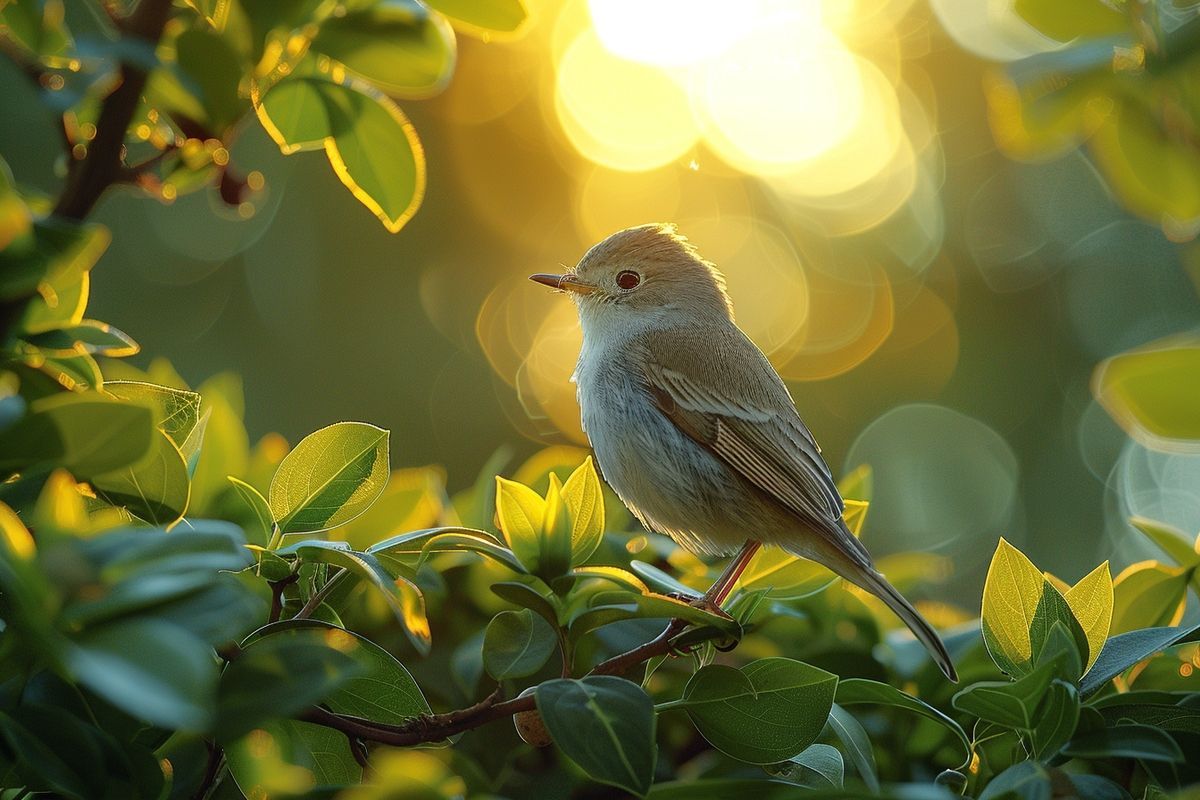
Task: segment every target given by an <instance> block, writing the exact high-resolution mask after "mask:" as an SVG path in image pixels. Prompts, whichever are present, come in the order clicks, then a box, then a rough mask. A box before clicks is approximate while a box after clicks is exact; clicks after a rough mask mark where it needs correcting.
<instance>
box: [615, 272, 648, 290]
mask: <svg viewBox="0 0 1200 800" xmlns="http://www.w3.org/2000/svg"><path fill="white" fill-rule="evenodd" d="M641 282H642V276H641V275H638V274H637V273H636V272H634V271H633V270H630V269H623V270H621V271H620V272H618V273H617V286H620V287H621V288H622V289H625V290H626V291H628V290H630V289H636V288H637V285H638V284H639V283H641Z"/></svg>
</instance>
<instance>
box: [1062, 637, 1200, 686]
mask: <svg viewBox="0 0 1200 800" xmlns="http://www.w3.org/2000/svg"><path fill="white" fill-rule="evenodd" d="M1197 631H1200V625H1193V626H1191V627H1187V626H1184V627H1179V628H1146V629H1143V630H1140V631H1130V632H1129V633H1123V634H1120V635H1119V636H1114V637H1112V638H1111V639H1109V640H1108V642H1106V643H1105V645H1104V649H1103V650H1102V651H1100V657H1099V658H1097V659H1096V663H1095V664H1093V665H1092V668H1091V669H1090V670H1089V671H1088V673H1087V675H1085V676H1084V677H1083V681H1082V682H1081V683H1080V684H1079V693H1080V694H1081V695H1082V696H1083V697H1085V698H1086V697H1088V696H1089V695H1091V694H1094V693H1095V692H1096V691H1098V690H1099V689H1102V688H1103V687H1104V685H1105V684H1107V683H1108V682H1109V681H1110V680H1112V679H1113V678H1115V677H1117V676H1118V675H1120V674H1121V673H1122V672H1124V671H1125V670H1127V669H1129V668H1130V667H1132V666H1133V665H1134V664H1137V663H1138V662H1139V661H1142V660H1144V659H1146V658H1149V657H1150V656H1152V655H1154V654H1155V653H1157V652H1159V651H1160V650H1165V649H1166V648H1168V647H1170V646H1171V645H1173V644H1175V643H1176V642H1180V641H1185V640H1188V639H1189V638H1190V637H1192V636H1194V635H1195V634H1196V632H1197Z"/></svg>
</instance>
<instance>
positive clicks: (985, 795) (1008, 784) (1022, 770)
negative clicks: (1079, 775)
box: [979, 761, 1053, 800]
mask: <svg viewBox="0 0 1200 800" xmlns="http://www.w3.org/2000/svg"><path fill="white" fill-rule="evenodd" d="M1052 796H1053V795H1052V792H1051V788H1050V774H1049V773H1048V772H1047V771H1046V768H1045V767H1043V766H1042V765H1041V764H1039V763H1037V762H1036V761H1022V762H1020V763H1018V764H1015V765H1013V766H1011V767H1009V768H1008V769H1006V770H1004V771H1003V772H1001V773H1000V774H999V775H997V776H996V777H995V778H992V780H991V781H989V782H988V785H987V786H986V787H985V788H984V790H983V792H982V793H981V794H980V795H979V800H1050V798H1051V797H1052Z"/></svg>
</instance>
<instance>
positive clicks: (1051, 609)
mask: <svg viewBox="0 0 1200 800" xmlns="http://www.w3.org/2000/svg"><path fill="white" fill-rule="evenodd" d="M1029 641H1030V645H1031V647H1032V649H1033V661H1032V665H1033V666H1034V667H1037V666H1040V665H1042V664H1045V663H1047V662H1051V661H1057V662H1058V665H1059V669H1060V674H1061V676H1062V677H1065V678H1066V679H1068V680H1070V681H1071V682H1076V681H1078V680H1079V678H1080V676H1081V675H1083V667H1084V664H1085V663H1087V660H1088V642H1087V636H1086V635H1085V634H1084V632H1083V628H1082V627H1081V626H1080V625H1079V621H1078V620H1076V619H1075V615H1074V613H1072V611H1071V607H1070V606H1069V605H1067V601H1066V599H1065V598H1064V597H1063V596H1062V594H1060V593H1059V591H1058V589H1055V588H1054V585H1053V584H1051V583H1050V581H1045V582H1044V583H1043V584H1042V599H1041V600H1040V601H1038V606H1037V610H1036V611H1034V614H1033V622H1032V623H1031V625H1030V628H1029ZM1060 656H1061V657H1060Z"/></svg>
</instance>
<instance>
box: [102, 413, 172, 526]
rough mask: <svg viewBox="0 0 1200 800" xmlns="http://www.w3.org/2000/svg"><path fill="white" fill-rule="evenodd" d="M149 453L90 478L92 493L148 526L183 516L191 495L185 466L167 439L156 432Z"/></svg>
mask: <svg viewBox="0 0 1200 800" xmlns="http://www.w3.org/2000/svg"><path fill="white" fill-rule="evenodd" d="M152 441H153V446H152V447H151V448H150V453H149V454H148V455H147V456H145V457H144V458H143V459H142V460H141V461H139V462H137V463H136V464H134V465H132V466H129V467H125V468H124V469H121V470H116V471H114V472H106V473H104V474H103V475H95V476H93V477H92V478H91V484H92V486H93V488H95V490H96V493H97V494H99V495H100V496H101V497H103V498H104V499H105V500H107V501H108V502H110V503H112V504H113V505H114V506H123V507H125V508H127V509H129V511H130V513H132V514H135V515H136V516H138V517H140V518H141V519H144V520H145V521H147V522H149V523H150V524H152V525H170V524H171V523H173V522H175V521H176V520H178V519H179V518H180V517H182V516H183V514H184V512H185V511H186V510H187V505H188V498H189V496H190V495H191V482H190V481H189V480H188V471H187V464H186V463H185V462H184V460H183V454H182V453H180V452H179V448H178V447H176V445H175V443H174V442H172V441H171V440H170V438H169V437H168V436H167V435H166V434H164V433H162V432H161V431H156V432H155V434H154V437H153V440H152Z"/></svg>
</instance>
